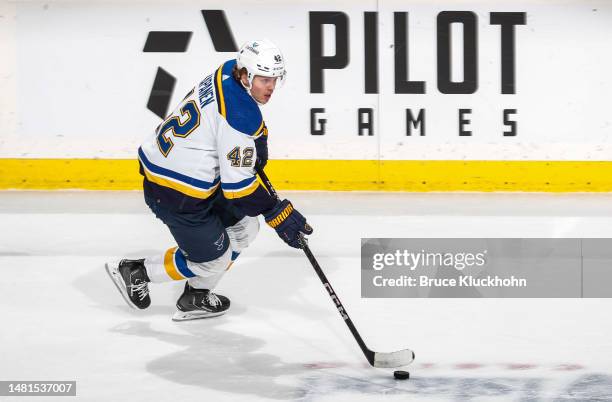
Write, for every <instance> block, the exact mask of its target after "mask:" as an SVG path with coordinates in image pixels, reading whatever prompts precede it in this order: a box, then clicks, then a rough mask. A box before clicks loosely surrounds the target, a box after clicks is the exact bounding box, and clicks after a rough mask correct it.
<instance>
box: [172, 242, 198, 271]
mask: <svg viewBox="0 0 612 402" xmlns="http://www.w3.org/2000/svg"><path fill="white" fill-rule="evenodd" d="M174 261H175V262H176V267H177V268H178V270H179V272H180V273H181V275H183V276H184V277H185V278H193V277H194V276H195V274H194V273H193V272H191V270H190V269H189V267H187V260H186V259H185V256H184V255H183V253H182V252H181V249H179V248H177V249H176V252H175V253H174Z"/></svg>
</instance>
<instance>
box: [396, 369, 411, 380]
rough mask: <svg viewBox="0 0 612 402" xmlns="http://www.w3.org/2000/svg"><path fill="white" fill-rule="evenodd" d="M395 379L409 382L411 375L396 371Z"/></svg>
mask: <svg viewBox="0 0 612 402" xmlns="http://www.w3.org/2000/svg"><path fill="white" fill-rule="evenodd" d="M393 377H395V378H397V379H398V380H407V379H409V378H410V373H409V372H407V371H403V370H396V371H394V372H393Z"/></svg>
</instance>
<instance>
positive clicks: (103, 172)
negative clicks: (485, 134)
mask: <svg viewBox="0 0 612 402" xmlns="http://www.w3.org/2000/svg"><path fill="white" fill-rule="evenodd" d="M266 170H267V171H268V174H269V176H270V178H271V180H272V181H273V182H274V184H275V186H277V187H278V188H279V189H282V190H332V191H334V190H336V191H347V190H348V191H350V190H356V191H415V192H421V191H535V192H609V191H612V162H576V161H554V162H547V161H397V160H395V161H375V160H368V161H363V160H274V161H270V163H269V164H268V166H267V168H266ZM141 188H142V176H140V174H139V173H138V162H137V161H135V160H126V159H112V160H103V159H102V160H100V159H0V189H84V190H139V189H141Z"/></svg>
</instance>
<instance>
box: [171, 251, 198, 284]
mask: <svg viewBox="0 0 612 402" xmlns="http://www.w3.org/2000/svg"><path fill="white" fill-rule="evenodd" d="M164 268H165V269H166V273H167V274H168V276H169V277H170V278H172V279H174V280H175V281H180V280H183V279H188V278H193V277H194V276H195V274H194V273H193V272H192V271H191V270H190V269H189V267H188V266H187V259H186V258H185V256H184V255H183V253H182V252H181V250H179V249H178V247H173V248H171V249H168V250H167V251H166V253H165V254H164Z"/></svg>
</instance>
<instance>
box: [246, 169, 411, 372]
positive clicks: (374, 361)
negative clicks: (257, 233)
mask: <svg viewBox="0 0 612 402" xmlns="http://www.w3.org/2000/svg"><path fill="white" fill-rule="evenodd" d="M255 170H256V171H257V174H258V175H259V177H260V178H261V181H262V182H263V184H264V186H265V187H266V189H267V190H268V192H269V193H270V194H271V195H272V196H273V197H274V198H276V199H277V200H280V198H279V196H278V194H277V193H276V190H274V187H272V183H270V179H268V176H266V173H265V172H264V171H263V169H262V168H261V167H260V166H256V167H255ZM299 236H300V237H299V242H300V245H301V246H302V250H304V254H306V257H308V261H310V264H311V265H312V267H313V268H314V270H315V272H316V273H317V275H318V276H319V279H320V280H321V282H322V283H323V286H325V289H327V293H329V297H331V299H332V301H333V302H334V304H335V305H336V308H337V309H338V312H339V313H340V316H341V317H342V319H343V320H344V323H345V324H346V326H347V327H348V328H349V330H350V331H351V334H353V337H354V338H355V340H356V341H357V344H358V345H359V347H360V348H361V351H362V352H363V354H364V355H365V357H366V359H368V362H369V363H370V365H372V366H373V367H380V368H392V367H401V366H406V365H408V364H410V363H412V361H413V360H414V352H413V351H412V350H410V349H403V350H398V351H396V352H390V353H382V352H374V351H372V350H370V349H369V348H368V347H367V346H366V344H365V342H364V341H363V339H362V338H361V335H359V331H357V328H355V325H354V324H353V321H352V320H351V318H350V317H349V315H348V312H347V311H346V308H344V306H343V305H342V302H341V301H340V298H339V297H338V295H337V294H336V292H335V291H334V289H333V288H332V286H331V284H330V283H329V281H328V280H327V277H326V276H325V273H324V272H323V270H322V269H321V266H320V265H319V263H318V262H317V260H316V258H315V257H314V255H313V254H312V251H310V247H308V243H307V241H306V239H305V238H304V235H302V234H301V233H300V234H299Z"/></svg>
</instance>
